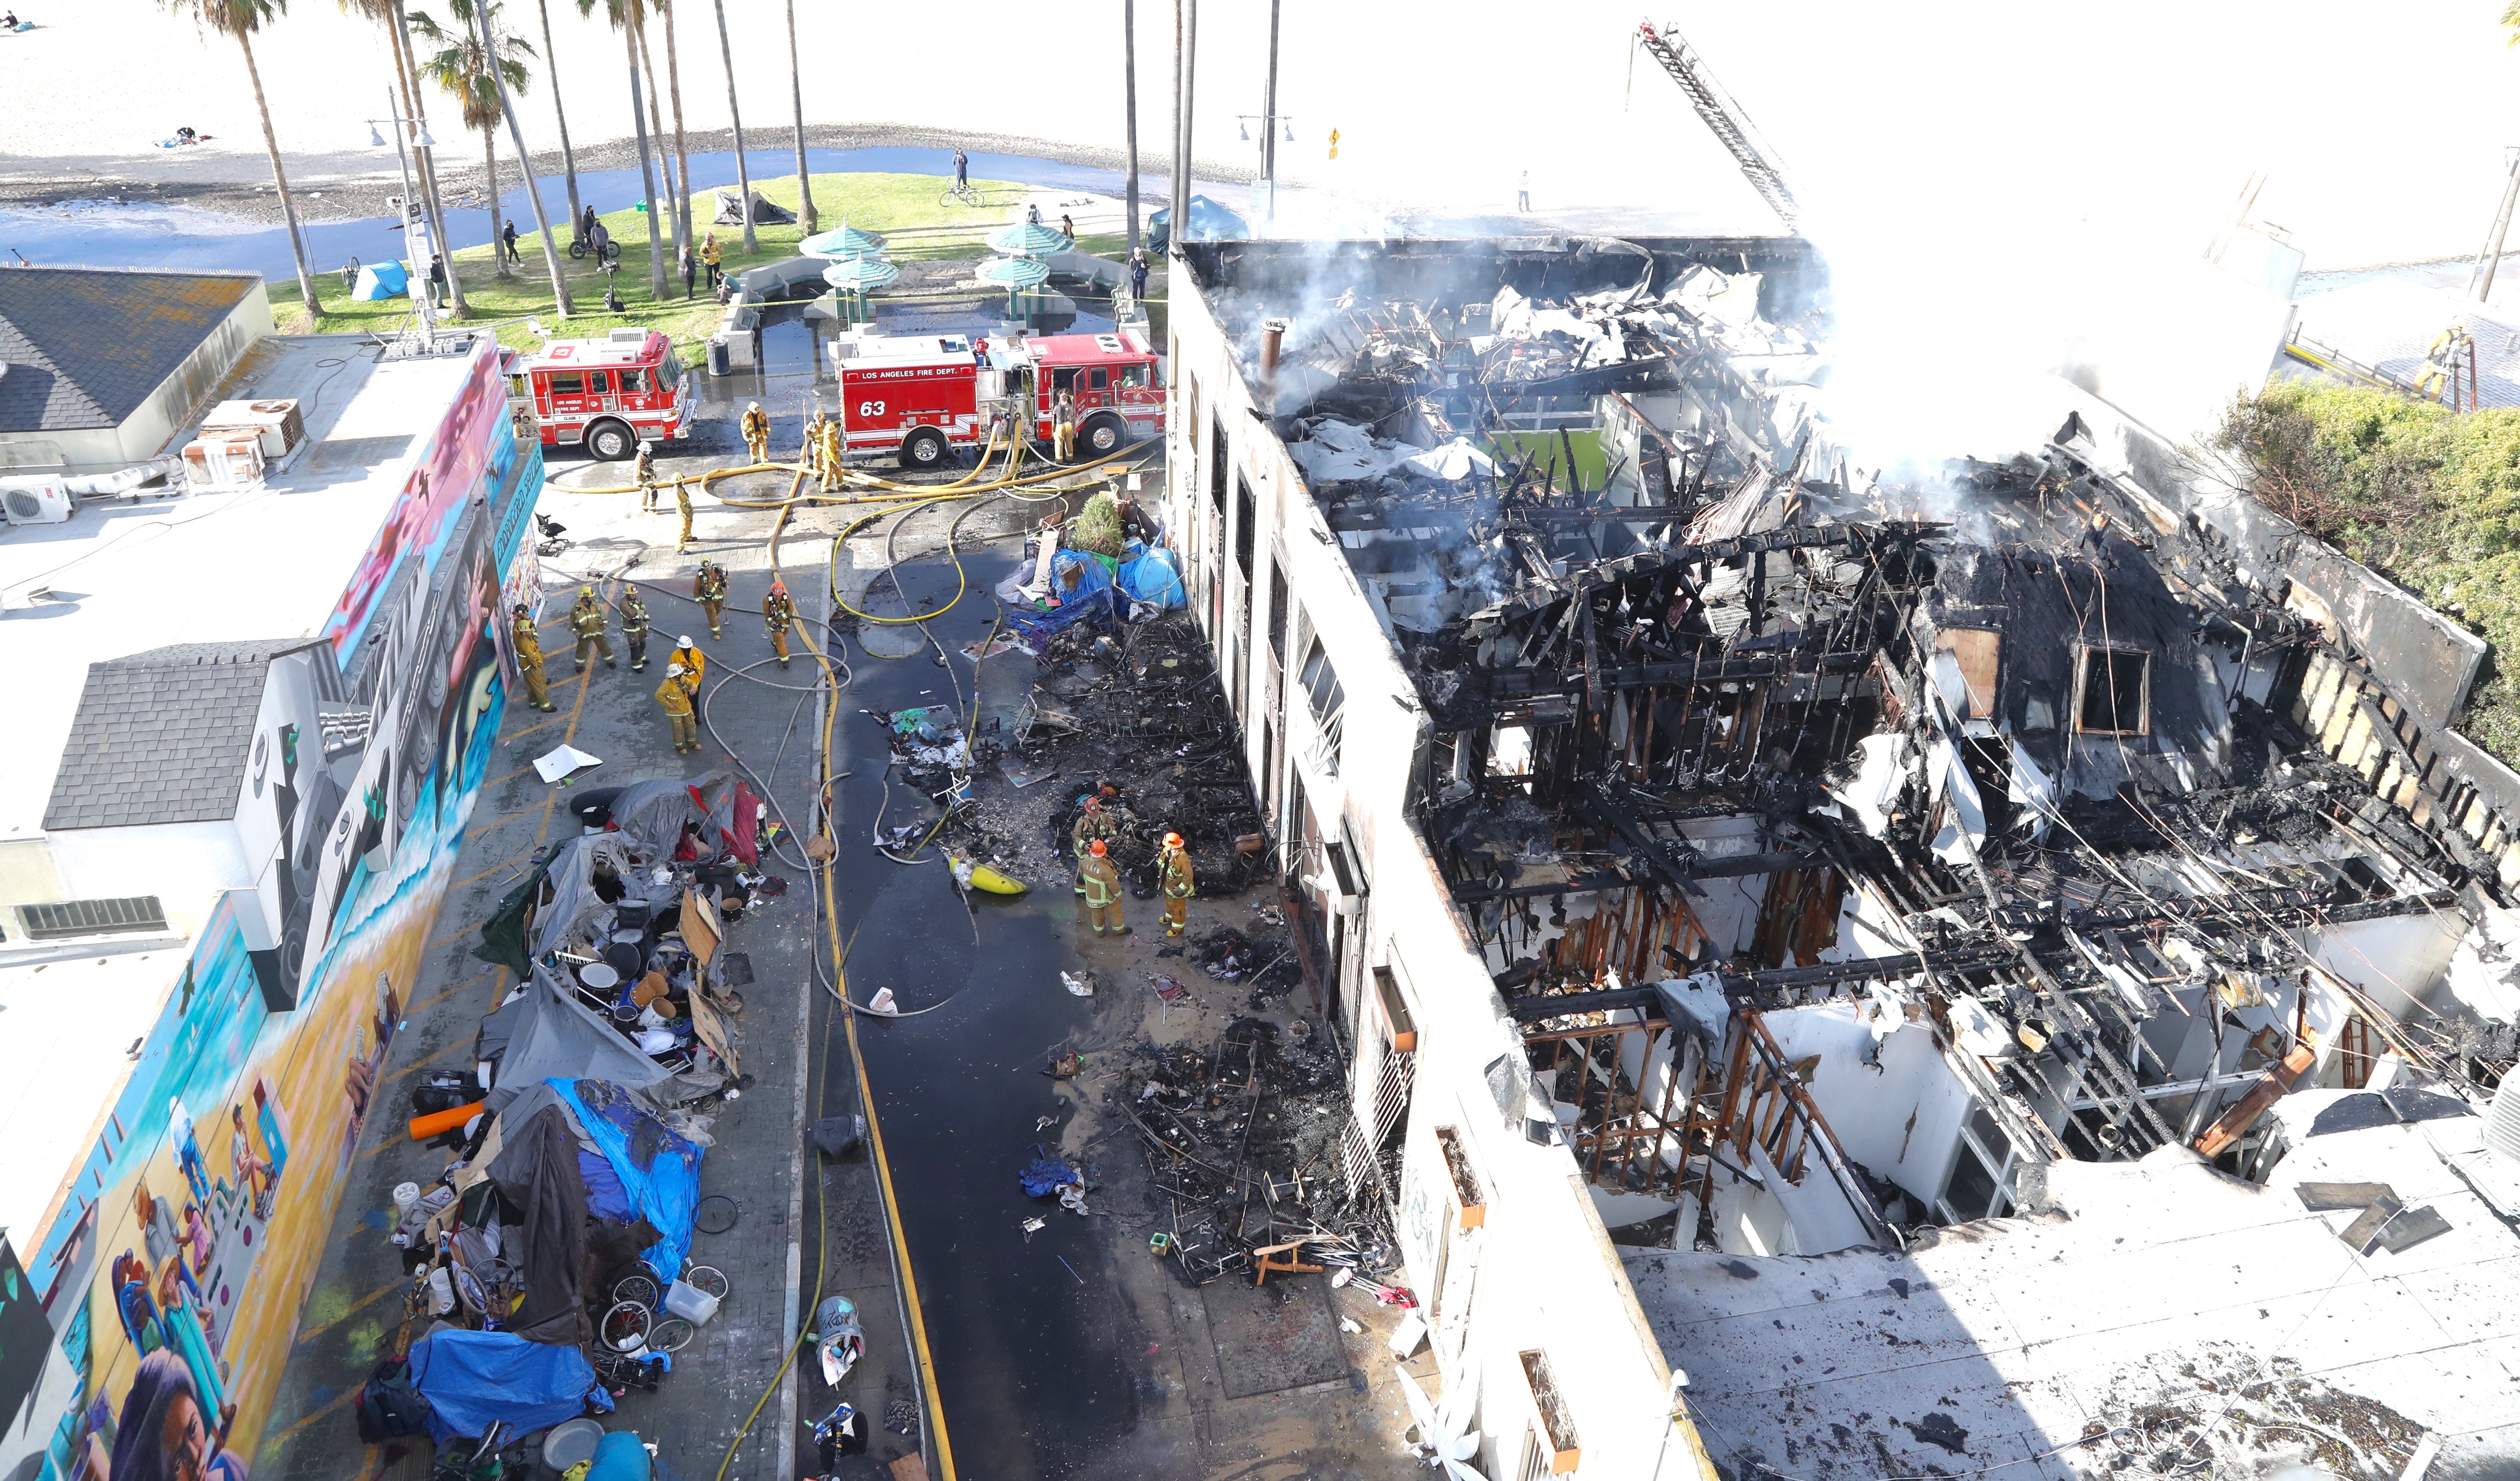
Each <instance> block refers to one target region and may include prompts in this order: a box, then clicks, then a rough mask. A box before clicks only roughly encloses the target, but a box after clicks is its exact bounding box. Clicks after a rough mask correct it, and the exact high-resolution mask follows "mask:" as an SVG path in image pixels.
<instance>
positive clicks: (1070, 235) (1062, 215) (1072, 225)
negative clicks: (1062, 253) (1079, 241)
mask: <svg viewBox="0 0 2520 1481" xmlns="http://www.w3.org/2000/svg"><path fill="white" fill-rule="evenodd" d="M1058 234H1059V235H1060V236H1062V237H1065V238H1066V239H1067V240H1068V243H1069V245H1070V246H1073V245H1074V244H1075V242H1076V222H1075V220H1074V218H1072V217H1070V216H1069V215H1068V214H1067V212H1065V211H1060V212H1059V213H1058Z"/></svg>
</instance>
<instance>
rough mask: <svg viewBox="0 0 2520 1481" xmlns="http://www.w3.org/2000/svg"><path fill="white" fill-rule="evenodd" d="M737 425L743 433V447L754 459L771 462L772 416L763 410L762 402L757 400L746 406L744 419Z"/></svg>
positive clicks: (754, 460)
mask: <svg viewBox="0 0 2520 1481" xmlns="http://www.w3.org/2000/svg"><path fill="white" fill-rule="evenodd" d="M736 426H737V427H738V429H739V430H741V431H742V433H743V448H744V451H745V452H748V453H750V454H751V455H752V461H753V462H755V463H767V462H769V461H770V418H769V416H768V414H766V413H764V412H763V411H762V410H761V403H760V402H758V401H755V402H753V403H752V404H751V405H750V406H747V407H745V408H744V409H743V420H742V421H741V422H739V423H737V424H736Z"/></svg>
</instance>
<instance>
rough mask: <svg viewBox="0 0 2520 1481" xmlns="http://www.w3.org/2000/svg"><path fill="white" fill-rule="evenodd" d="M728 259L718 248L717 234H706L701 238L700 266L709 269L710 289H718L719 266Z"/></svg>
mask: <svg viewBox="0 0 2520 1481" xmlns="http://www.w3.org/2000/svg"><path fill="white" fill-rule="evenodd" d="M725 259H726V254H725V252H723V251H721V250H720V249H719V248H718V245H717V233H715V232H705V233H703V234H701V237H700V265H701V266H703V267H705V268H707V269H708V281H709V287H711V288H715V287H717V280H718V264H719V263H720V262H723V261H724V260H725Z"/></svg>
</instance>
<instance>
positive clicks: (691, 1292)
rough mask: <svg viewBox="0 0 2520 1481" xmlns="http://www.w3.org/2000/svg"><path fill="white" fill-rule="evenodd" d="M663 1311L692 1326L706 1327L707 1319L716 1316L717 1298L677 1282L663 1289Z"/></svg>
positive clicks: (695, 1287)
mask: <svg viewBox="0 0 2520 1481" xmlns="http://www.w3.org/2000/svg"><path fill="white" fill-rule="evenodd" d="M665 1310H667V1311H669V1312H671V1313H673V1314H674V1315H675V1316H677V1317H680V1318H682V1319H683V1320H684V1321H686V1322H689V1323H690V1324H692V1325H694V1326H706V1325H708V1323H709V1318H711V1317H714V1316H716V1315H717V1297H715V1296H712V1295H710V1294H709V1293H708V1292H707V1291H704V1290H702V1289H700V1288H699V1287H698V1286H697V1285H686V1284H684V1283H683V1282H682V1281H680V1280H677V1281H675V1282H674V1283H673V1284H671V1285H668V1286H666V1287H665Z"/></svg>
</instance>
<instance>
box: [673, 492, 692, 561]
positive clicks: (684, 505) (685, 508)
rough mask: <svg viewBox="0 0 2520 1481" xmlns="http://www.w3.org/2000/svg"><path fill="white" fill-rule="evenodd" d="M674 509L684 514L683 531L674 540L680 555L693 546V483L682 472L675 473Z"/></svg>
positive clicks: (676, 550) (675, 551) (676, 553)
mask: <svg viewBox="0 0 2520 1481" xmlns="http://www.w3.org/2000/svg"><path fill="white" fill-rule="evenodd" d="M674 510H675V512H676V513H678V514H680V515H681V516H683V532H682V534H681V535H680V536H678V537H677V538H676V539H675V541H674V554H675V555H677V556H679V555H681V554H682V553H683V552H685V551H687V550H690V549H691V548H692V485H691V480H690V479H688V478H686V477H684V476H683V475H682V474H680V473H676V474H675V475H674Z"/></svg>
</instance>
